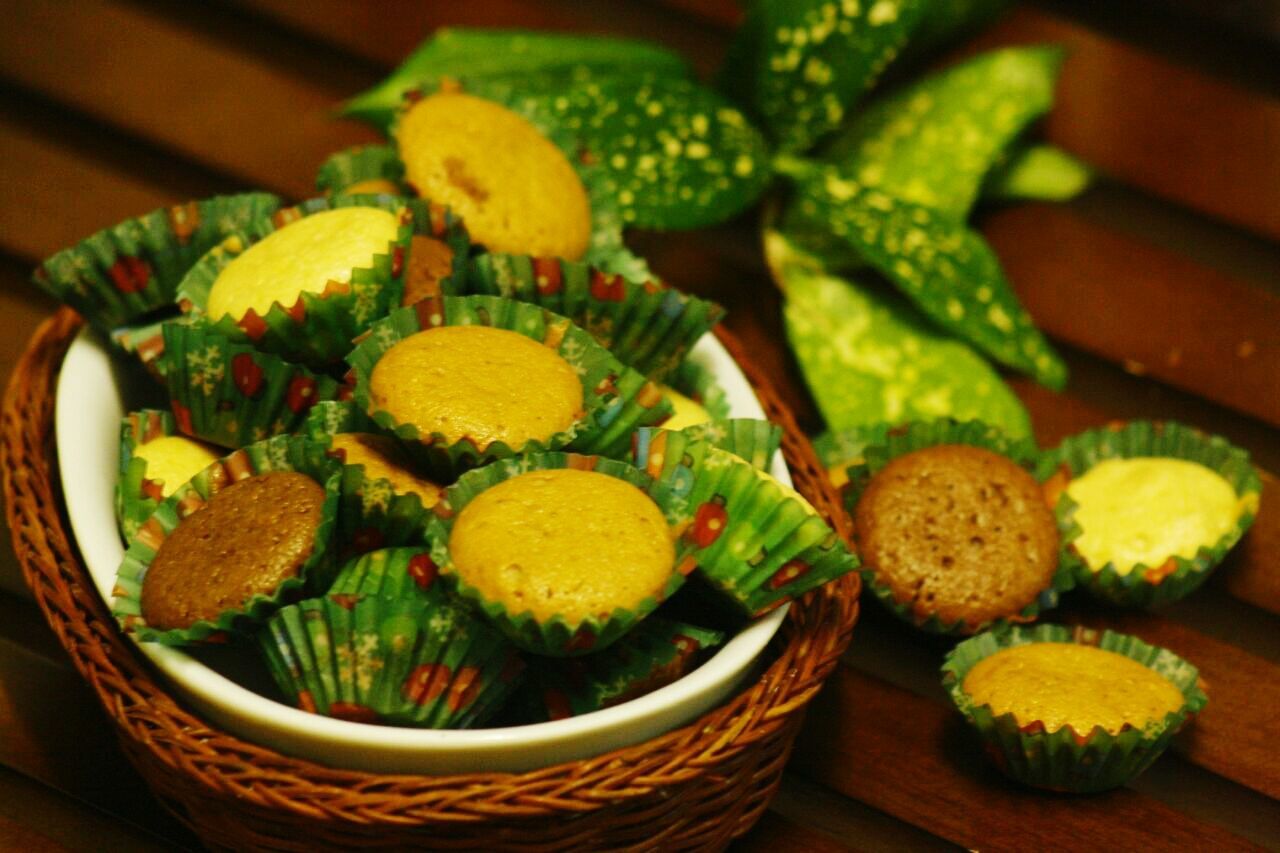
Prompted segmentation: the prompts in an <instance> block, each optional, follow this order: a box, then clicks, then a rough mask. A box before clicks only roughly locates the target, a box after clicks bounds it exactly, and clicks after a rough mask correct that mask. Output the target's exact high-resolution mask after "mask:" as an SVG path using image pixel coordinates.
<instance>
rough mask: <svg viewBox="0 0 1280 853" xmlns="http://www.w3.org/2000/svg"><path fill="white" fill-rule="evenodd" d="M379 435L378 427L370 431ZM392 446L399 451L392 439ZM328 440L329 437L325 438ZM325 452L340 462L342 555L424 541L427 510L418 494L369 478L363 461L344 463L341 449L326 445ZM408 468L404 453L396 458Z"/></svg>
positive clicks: (339, 523) (350, 555)
mask: <svg viewBox="0 0 1280 853" xmlns="http://www.w3.org/2000/svg"><path fill="white" fill-rule="evenodd" d="M371 432H372V434H374V435H378V436H382V432H381V430H374V431H371ZM384 438H385V439H386V440H387V441H389V442H391V446H392V448H394V449H395V450H397V451H400V452H402V453H403V449H402V445H400V444H399V443H398V442H395V441H394V439H391V438H389V437H384ZM325 443H326V444H328V443H329V439H328V438H326V439H325ZM329 455H330V456H333V457H334V458H335V459H337V460H338V461H339V462H340V463H341V464H342V501H341V502H340V503H339V505H338V526H337V530H338V537H337V538H338V543H339V545H338V552H339V556H340V557H341V558H343V559H346V558H349V557H352V556H354V555H358V554H364V553H366V552H369V551H373V550H375V549H378V548H388V547H393V546H399V545H422V544H424V543H425V542H426V531H427V523H428V520H429V519H430V517H431V510H430V508H429V507H428V506H426V505H424V502H423V499H422V497H421V496H420V495H417V494H415V493H413V492H397V491H396V490H395V487H394V486H392V484H391V481H389V480H386V479H384V478H381V477H374V478H371V477H369V476H368V475H367V473H366V471H365V466H364V465H359V464H347V462H346V453H345V452H344V451H343V450H342V449H340V448H339V449H330V450H329ZM397 461H398V462H401V463H402V464H403V467H404V468H405V469H406V470H410V471H412V470H413V469H412V461H411V460H410V459H409V458H408V454H407V453H405V454H404V458H403V459H399V460H397Z"/></svg>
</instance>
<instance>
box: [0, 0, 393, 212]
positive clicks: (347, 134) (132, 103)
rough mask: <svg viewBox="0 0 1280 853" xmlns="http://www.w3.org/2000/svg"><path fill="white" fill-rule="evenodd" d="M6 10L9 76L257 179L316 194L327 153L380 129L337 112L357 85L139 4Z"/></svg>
mask: <svg viewBox="0 0 1280 853" xmlns="http://www.w3.org/2000/svg"><path fill="white" fill-rule="evenodd" d="M5 15H6V20H5V26H4V27H3V28H0V75H4V76H6V77H9V78H10V79H12V80H15V81H18V82H19V83H20V84H22V85H24V86H27V87H29V88H31V89H35V90H37V91H39V92H41V93H43V94H45V95H47V96H49V97H51V98H53V99H55V100H58V101H60V102H63V103H66V104H68V105H71V106H73V107H75V108H76V109H79V110H82V111H84V112H86V113H88V114H90V115H92V116H94V117H96V118H97V119H99V120H101V121H103V122H107V123H109V124H112V125H114V126H117V127H120V128H124V129H125V130H127V131H129V132H130V133H134V134H137V135H139V136H145V137H147V138H148V139H150V140H153V141H154V142H157V143H159V144H161V145H164V146H167V147H169V148H171V149H173V150H174V151H176V152H179V153H180V154H181V155H183V156H186V157H189V158H192V159H194V160H198V161H200V162H202V163H205V164H208V165H210V166H212V167H214V168H217V169H220V170H222V171H223V172H225V173H226V174H228V175H231V176H235V177H237V178H238V179H239V180H241V181H243V182H244V184H245V185H246V186H249V185H252V186H256V187H262V188H264V189H269V190H275V191H279V192H282V193H284V194H286V195H290V196H293V197H305V196H307V195H310V194H312V193H313V191H314V190H313V178H314V176H315V171H316V169H317V168H318V167H319V165H320V163H321V162H322V161H323V160H324V158H325V157H326V156H328V155H329V154H330V153H332V152H333V151H336V150H338V149H340V148H343V147H346V146H349V145H354V144H356V143H359V142H366V141H371V140H374V139H376V138H377V136H376V134H374V133H373V132H372V131H370V130H368V129H366V128H363V127H360V126H358V125H355V124H352V123H349V122H341V121H335V120H334V119H333V116H332V114H331V111H332V109H333V107H334V105H335V104H336V103H337V101H338V100H339V99H340V98H341V97H342V96H343V95H345V94H347V93H346V92H344V91H341V90H339V89H336V88H326V87H325V86H322V85H320V84H318V83H313V82H310V81H308V80H306V79H303V78H302V77H300V76H298V75H295V74H291V73H287V72H285V71H282V70H280V69H279V68H277V67H275V66H273V65H270V64H268V63H267V62H265V61H264V60H262V59H261V58H260V57H257V56H254V55H251V54H249V53H247V52H242V51H237V50H234V49H232V48H229V47H227V46H226V45H225V44H224V43H222V42H220V41H218V40H217V39H214V38H213V37H210V36H206V35H203V34H201V33H197V32H193V31H192V30H190V29H187V28H184V27H181V26H178V25H177V24H174V23H171V22H169V21H166V20H162V19H160V18H157V17H154V16H152V15H148V14H146V13H145V12H144V11H142V10H140V9H137V8H134V7H127V6H122V5H114V4H111V3H107V2H102V0H86V2H83V3H76V4H70V3H44V2H40V0H15V2H11V3H9V4H7V6H6V10H5ZM32 33H39V34H40V38H38V39H37V38H32V37H31V34H32ZM108 33H109V34H110V38H105V37H104V34H108ZM51 44H55V45H57V49H56V50H53V49H50V47H49V45H51ZM141 74H145V75H146V77H147V78H148V79H149V81H150V83H149V85H147V86H146V87H140V86H139V85H138V78H139V75H141ZM219 115H221V116H224V117H225V118H224V119H223V120H222V121H220V122H218V121H211V117H212V116H219Z"/></svg>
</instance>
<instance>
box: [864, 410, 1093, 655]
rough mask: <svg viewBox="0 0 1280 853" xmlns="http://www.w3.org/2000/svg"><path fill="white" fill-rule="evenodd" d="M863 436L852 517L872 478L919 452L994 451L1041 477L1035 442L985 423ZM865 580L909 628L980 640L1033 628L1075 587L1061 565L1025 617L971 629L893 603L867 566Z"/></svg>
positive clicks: (1064, 538)
mask: <svg viewBox="0 0 1280 853" xmlns="http://www.w3.org/2000/svg"><path fill="white" fill-rule="evenodd" d="M861 436H862V437H863V438H865V439H866V441H867V443H866V445H865V446H864V448H863V451H862V457H863V460H862V462H861V463H858V464H855V465H852V466H850V468H849V469H848V473H849V483H848V485H847V486H845V488H844V489H843V494H844V498H845V509H847V510H848V511H849V513H850V514H852V513H853V511H854V508H855V507H857V505H858V501H859V499H861V497H862V493H863V492H864V491H866V488H867V485H868V484H869V483H870V482H871V478H872V477H874V476H875V475H876V474H877V473H879V471H880V470H881V469H882V468H884V467H885V466H886V465H888V464H889V463H890V462H891V461H892V460H894V459H897V458H898V457H899V456H905V455H906V454H908V453H912V452H914V451H916V450H923V449H924V448H926V447H935V446H937V445H940V444H967V445H969V446H971V447H980V448H982V449H984V450H990V451H991V452H992V453H999V454H1000V455H1001V456H1006V457H1008V458H1009V459H1011V460H1012V461H1014V462H1016V463H1017V464H1018V465H1020V466H1022V467H1023V468H1025V469H1026V470H1027V471H1028V473H1030V474H1032V475H1033V476H1034V475H1036V474H1037V464H1038V462H1039V451H1038V450H1037V449H1036V446H1035V443H1034V442H1033V441H1031V440H1030V439H1022V438H1011V437H1009V436H1008V435H1007V434H1005V433H1004V432H1003V431H1002V430H1000V429H999V428H998V427H994V426H991V425H989V424H985V423H982V422H981V421H953V420H951V419H949V418H940V419H938V420H935V421H915V422H911V423H906V424H900V425H897V426H893V427H888V426H886V425H883V424H881V425H876V426H874V427H869V428H867V429H866V430H864V431H861ZM860 440H862V438H860V437H859V436H858V435H857V434H856V433H855V434H854V435H852V436H849V438H848V441H849V442H850V443H851V444H856V443H857V442H858V441H860ZM1036 479H1037V480H1039V479H1040V478H1039V477H1037V478H1036ZM1058 535H1059V541H1060V542H1068V541H1069V540H1070V539H1074V538H1075V536H1074V534H1072V533H1071V531H1069V530H1066V529H1064V528H1063V527H1062V525H1059V526H1058ZM861 574H862V580H863V586H864V587H865V588H866V589H867V590H869V591H870V592H871V594H872V595H874V596H875V598H876V600H877V601H879V602H880V603H881V604H882V605H884V606H885V608H886V609H888V610H889V612H891V613H893V614H894V615H895V616H897V617H898V618H899V619H901V620H903V621H904V622H907V623H909V624H911V625H913V626H915V627H916V628H919V629H920V630H922V631H927V632H929V633H932V634H950V635H957V634H975V633H977V632H978V631H982V630H985V629H987V628H990V627H993V626H994V627H998V626H1001V625H1005V624H1009V623H1013V622H1033V621H1035V620H1036V619H1037V618H1039V616H1040V613H1041V612H1042V611H1044V610H1049V609H1052V608H1054V607H1057V606H1058V601H1059V599H1060V598H1061V596H1062V593H1064V592H1067V591H1068V590H1070V589H1071V588H1073V587H1074V586H1075V578H1074V575H1073V574H1072V572H1071V569H1070V568H1069V567H1067V566H1065V565H1062V564H1061V563H1059V566H1058V569H1057V571H1056V572H1054V575H1053V578H1052V579H1051V580H1050V584H1049V587H1048V588H1047V589H1045V590H1043V591H1041V593H1040V595H1039V596H1037V597H1036V598H1035V599H1034V600H1033V601H1031V602H1030V603H1028V604H1027V605H1026V606H1025V607H1023V608H1022V609H1021V610H1020V611H1018V612H1017V613H1015V614H1011V615H1009V616H1008V617H1005V618H1003V619H997V620H994V621H989V622H983V623H979V624H977V625H970V624H968V623H966V622H965V621H964V620H963V619H961V620H958V621H956V622H952V623H946V622H943V621H942V620H941V619H939V618H938V616H937V614H930V615H929V616H927V617H926V618H923V619H921V618H919V616H917V614H916V613H915V612H914V611H913V610H912V608H911V604H910V602H899V601H897V600H895V599H894V597H893V591H892V590H891V589H890V588H889V587H888V585H886V584H884V583H882V582H881V581H880V579H879V577H878V576H877V574H876V572H875V570H874V569H872V568H871V567H869V566H867V565H865V564H864V565H863V567H862V570H861Z"/></svg>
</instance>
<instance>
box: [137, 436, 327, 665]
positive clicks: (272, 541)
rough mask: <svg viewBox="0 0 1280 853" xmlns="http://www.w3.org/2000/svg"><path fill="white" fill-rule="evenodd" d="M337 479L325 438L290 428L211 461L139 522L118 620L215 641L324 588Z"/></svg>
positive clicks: (157, 632) (144, 631)
mask: <svg viewBox="0 0 1280 853" xmlns="http://www.w3.org/2000/svg"><path fill="white" fill-rule="evenodd" d="M339 484H340V475H339V471H338V466H337V463H336V462H334V460H332V459H330V458H329V457H328V456H327V455H326V453H325V447H324V445H323V444H318V443H316V442H312V441H307V440H305V439H301V438H298V437H296V436H277V437H275V438H271V439H268V440H266V441H262V442H259V443H257V444H251V445H249V446H248V447H245V448H242V449H240V450H237V451H235V452H233V453H231V454H229V455H228V456H225V457H223V458H222V459H220V460H219V461H217V462H215V463H214V464H213V465H210V466H209V467H208V468H206V469H204V470H203V471H201V472H200V473H199V474H197V475H196V476H195V477H193V478H192V479H191V480H190V481H189V482H188V483H186V485H184V486H182V487H181V488H179V489H178V490H177V491H176V492H174V494H172V495H171V496H169V497H168V498H166V499H165V500H164V502H163V503H161V504H160V506H159V507H158V508H157V509H156V511H155V512H154V513H153V514H152V515H151V517H150V518H148V519H147V520H146V521H145V522H144V523H143V524H142V525H141V526H140V527H139V528H138V532H137V535H136V537H135V538H134V540H133V542H132V543H131V544H130V545H129V548H128V550H127V551H126V552H125V556H124V561H123V562H122V563H121V565H120V570H119V573H118V574H117V577H116V585H115V589H114V590H113V596H114V601H113V606H112V610H113V613H114V614H115V616H116V618H117V619H118V620H119V621H120V625H121V627H122V628H124V630H125V631H126V632H127V633H130V634H132V635H134V636H135V637H137V638H138V639H139V640H142V641H146V642H157V643H163V644H165V645H191V644H198V643H209V642H219V641H222V640H224V639H225V638H226V635H227V634H228V633H238V634H243V633H246V632H249V631H251V630H252V629H253V628H254V627H255V626H257V625H259V624H261V623H262V621H263V620H264V619H265V618H266V617H267V616H269V615H270V614H271V613H273V612H275V611H276V610H278V609H279V608H280V607H281V606H283V605H284V604H286V603H288V602H289V601H292V600H297V599H298V598H301V597H302V596H303V595H304V594H305V593H306V591H307V590H308V589H310V590H311V591H312V594H315V593H316V592H320V591H323V590H326V589H328V588H329V585H330V584H331V583H332V581H333V576H334V572H335V570H336V569H337V566H336V561H335V560H334V558H333V550H332V548H331V547H330V544H331V543H330V539H331V536H332V533H333V527H334V519H335V518H336V515H337V510H338V497H339V493H338V489H339ZM166 546H167V548H166ZM175 549H176V550H175ZM214 567H216V569H217V570H216V571H213V568H214ZM202 568H203V569H206V571H201V569H202ZM148 584H153V585H152V586H150V587H149V586H148ZM149 623H150V624H149Z"/></svg>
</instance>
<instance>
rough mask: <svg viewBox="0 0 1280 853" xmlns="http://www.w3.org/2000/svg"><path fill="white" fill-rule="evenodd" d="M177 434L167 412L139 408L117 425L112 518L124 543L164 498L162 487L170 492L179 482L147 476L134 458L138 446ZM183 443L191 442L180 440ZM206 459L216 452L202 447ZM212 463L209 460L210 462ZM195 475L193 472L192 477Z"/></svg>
mask: <svg viewBox="0 0 1280 853" xmlns="http://www.w3.org/2000/svg"><path fill="white" fill-rule="evenodd" d="M175 435H178V425H177V424H176V423H175V422H174V420H173V415H171V414H170V413H169V412H162V411H157V410H155V409H142V410H141V411H137V412H130V413H129V414H127V415H125V417H124V419H123V420H122V421H121V422H120V467H119V475H120V479H119V480H117V481H116V519H117V520H118V521H119V522H120V532H121V533H122V534H123V535H124V538H125V541H126V542H131V541H132V540H133V537H134V536H136V535H137V534H138V528H139V527H141V526H142V523H143V522H145V521H146V520H147V519H148V518H150V517H151V515H152V513H154V512H155V511H156V509H157V508H158V507H159V506H160V503H161V502H162V501H163V500H164V498H165V488H166V486H167V487H168V491H169V492H170V493H173V492H175V491H177V489H178V487H179V486H181V485H182V483H166V484H161V483H160V482H158V481H156V480H154V479H149V478H148V477H147V467H148V466H147V461H146V460H145V459H142V458H140V457H139V456H138V455H137V450H138V448H139V447H140V446H142V445H144V444H147V443H148V442H151V441H154V440H156V439H158V438H166V437H169V436H175ZM184 440H185V441H193V440H192V439H188V438H185V437H184ZM200 447H201V448H203V449H205V450H206V451H207V452H208V453H209V454H210V456H212V457H214V458H216V457H217V455H218V453H220V452H221V451H218V452H215V451H214V448H212V447H205V446H204V445H200ZM210 461H212V460H210ZM194 473H195V472H193V474H194Z"/></svg>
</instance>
